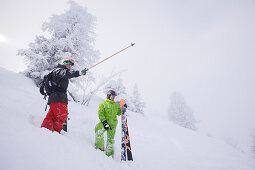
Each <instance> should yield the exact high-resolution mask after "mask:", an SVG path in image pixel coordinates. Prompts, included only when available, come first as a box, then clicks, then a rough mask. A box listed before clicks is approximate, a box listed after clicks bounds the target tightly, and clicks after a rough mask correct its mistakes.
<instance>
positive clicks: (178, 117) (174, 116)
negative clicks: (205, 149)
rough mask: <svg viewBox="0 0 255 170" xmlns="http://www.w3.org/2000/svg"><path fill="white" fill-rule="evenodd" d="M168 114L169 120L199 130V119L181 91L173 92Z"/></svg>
mask: <svg viewBox="0 0 255 170" xmlns="http://www.w3.org/2000/svg"><path fill="white" fill-rule="evenodd" d="M168 114H169V120H170V121H172V122H173V123H175V124H178V125H180V126H182V127H185V128H188V129H191V130H197V126H196V122H197V121H196V120H195V118H194V115H193V112H192V110H191V109H190V107H189V106H188V105H187V103H186V101H185V99H184V97H183V95H182V94H181V93H179V92H174V93H173V94H172V96H171V104H170V106H169V109H168Z"/></svg>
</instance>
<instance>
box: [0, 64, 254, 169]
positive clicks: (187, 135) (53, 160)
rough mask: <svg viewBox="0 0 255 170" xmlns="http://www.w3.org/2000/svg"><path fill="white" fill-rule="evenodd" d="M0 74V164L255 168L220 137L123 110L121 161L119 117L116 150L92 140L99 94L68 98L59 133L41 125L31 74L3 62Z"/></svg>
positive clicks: (41, 107)
mask: <svg viewBox="0 0 255 170" xmlns="http://www.w3.org/2000/svg"><path fill="white" fill-rule="evenodd" d="M0 77H1V83H0V89H1V96H0V101H1V102H0V108H1V109H0V115H1V119H0V150H1V153H0V169H3V170H34V169H36V170H53V169H61V170H70V169H74V170H80V169H81V170H84V169H91V170H92V169H98V170H101V169H104V170H119V169H123V170H124V169H146V170H148V169H152V170H154V169H174V170H199V169H201V170H254V169H255V163H254V162H255V161H254V159H252V158H250V157H249V156H248V155H246V154H244V153H242V152H240V151H239V150H236V149H235V148H233V147H231V146H230V145H228V144H226V143H224V142H222V141H220V140H217V139H215V138H210V137H207V136H205V135H202V134H199V133H198V132H194V131H190V130H187V129H185V128H181V127H178V126H176V125H173V124H171V123H170V122H169V121H167V120H164V119H162V118H160V117H157V116H149V117H143V116H141V115H139V114H135V113H133V112H128V123H129V131H130V136H131V147H132V151H133V157H134V161H133V162H121V161H120V141H121V137H120V120H119V124H118V128H117V131H116V136H115V156H114V159H112V158H108V157H107V156H105V154H104V153H103V152H101V151H99V150H95V149H94V146H93V144H94V127H95V125H96V123H98V121H99V119H98V117H97V109H98V105H99V103H100V102H101V101H103V100H104V99H101V98H99V97H95V98H94V99H93V100H92V102H91V104H90V106H89V107H85V106H82V105H79V104H76V103H73V102H70V103H69V105H68V107H69V117H70V120H69V122H68V132H67V133H63V135H60V134H58V133H52V132H50V131H48V130H47V129H42V128H40V125H41V123H42V121H43V118H44V117H45V115H46V112H45V111H44V108H45V104H46V101H45V100H43V97H42V96H41V95H40V93H39V91H38V88H37V87H35V85H34V84H33V82H32V81H31V80H30V79H28V78H26V77H25V76H23V75H21V74H17V73H13V72H10V71H7V70H5V69H3V68H0ZM145 115H156V114H155V113H154V114H150V113H146V114H145Z"/></svg>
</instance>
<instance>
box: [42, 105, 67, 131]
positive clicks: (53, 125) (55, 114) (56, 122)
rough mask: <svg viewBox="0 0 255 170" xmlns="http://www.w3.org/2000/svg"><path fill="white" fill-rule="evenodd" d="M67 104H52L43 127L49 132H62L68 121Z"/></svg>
mask: <svg viewBox="0 0 255 170" xmlns="http://www.w3.org/2000/svg"><path fill="white" fill-rule="evenodd" d="M67 115H68V110H67V104H66V103H64V102H56V103H51V104H50V110H49V112H48V114H47V115H46V117H45V119H44V120H43V122H42V125H41V127H44V128H47V129H49V130H51V131H52V132H53V131H57V132H60V131H61V130H62V129H63V124H64V122H65V121H66V119H67Z"/></svg>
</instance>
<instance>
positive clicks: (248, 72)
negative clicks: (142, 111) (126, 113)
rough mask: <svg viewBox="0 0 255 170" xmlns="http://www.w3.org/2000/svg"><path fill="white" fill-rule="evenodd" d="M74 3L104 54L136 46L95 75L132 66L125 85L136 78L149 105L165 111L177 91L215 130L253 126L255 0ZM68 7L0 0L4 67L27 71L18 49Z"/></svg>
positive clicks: (59, 2) (47, 1)
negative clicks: (86, 15)
mask: <svg viewBox="0 0 255 170" xmlns="http://www.w3.org/2000/svg"><path fill="white" fill-rule="evenodd" d="M76 2H78V3H79V4H81V5H83V6H86V7H87V9H88V11H89V12H90V13H91V14H93V15H94V16H96V18H97V25H96V30H95V32H96V34H97V38H96V44H95V48H97V49H98V50H99V51H100V53H101V59H102V58H105V57H108V56H110V55H111V54H113V53H115V52H116V51H118V50H120V49H122V48H124V47H126V46H128V45H130V43H132V42H135V43H136V45H135V46H134V47H133V48H130V49H128V50H127V51H125V52H123V53H122V54H120V55H118V56H115V57H114V58H112V59H111V60H109V61H107V62H106V63H104V64H102V65H100V66H97V67H96V68H95V69H94V71H95V72H97V73H100V72H101V73H105V74H109V73H110V72H111V71H112V70H115V71H118V70H122V69H128V71H127V72H125V73H124V74H123V75H122V78H123V79H124V81H125V83H126V84H127V86H128V88H129V89H130V90H132V87H133V85H134V83H137V84H138V87H139V89H140V91H141V93H142V95H143V96H142V97H143V98H144V99H145V100H146V102H147V106H148V108H149V109H152V108H153V111H154V112H155V114H159V115H160V116H166V112H167V107H168V106H169V103H170V100H169V97H170V95H171V93H172V92H173V91H179V92H181V93H182V94H183V95H184V96H185V98H186V100H187V103H188V105H189V106H190V107H191V109H192V110H193V111H194V114H195V116H196V117H197V119H199V120H201V122H200V124H201V125H202V124H207V125H208V127H211V130H212V131H217V130H218V131H219V132H218V133H220V130H221V129H220V128H219V127H222V129H224V130H223V131H224V133H230V134H235V133H237V132H238V133H237V134H243V131H244V130H247V129H249V130H250V129H252V128H253V129H255V127H254V118H255V114H254V113H255V108H254V107H255V105H254V101H255V90H254V87H255V76H254V73H255V67H254V66H255V55H254V54H255V52H254V49H255V48H254V47H255V33H254V30H255V22H254V21H255V1H253V0H208V1H207V0H173V1H171V0H154V1H152V0H151V1H148V0H139V1H135V0H129V1H118V0H108V1H99V0H78V1H76ZM67 9H68V4H67V1H66V0H54V1H51V0H22V1H18V0H0V21H1V22H0V52H1V62H0V66H1V67H5V68H8V69H10V70H13V71H16V72H18V71H22V70H23V69H24V68H25V65H24V64H23V60H22V57H20V56H16V53H17V49H20V48H27V47H28V44H29V43H30V42H33V40H34V38H35V36H36V35H40V34H42V31H41V25H42V23H43V22H44V21H46V20H47V19H48V18H49V17H50V16H51V15H52V14H60V13H63V12H64V11H65V10H67ZM91 71H93V70H91ZM216 126H217V128H214V127H216ZM233 127H235V128H233Z"/></svg>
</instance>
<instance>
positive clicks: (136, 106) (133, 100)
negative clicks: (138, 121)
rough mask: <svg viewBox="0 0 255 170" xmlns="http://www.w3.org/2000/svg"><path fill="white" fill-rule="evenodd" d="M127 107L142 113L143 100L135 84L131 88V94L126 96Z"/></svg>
mask: <svg viewBox="0 0 255 170" xmlns="http://www.w3.org/2000/svg"><path fill="white" fill-rule="evenodd" d="M127 104H128V109H129V110H131V111H133V112H137V113H141V114H144V108H145V102H144V101H143V100H142V99H141V97H140V93H139V90H138V86H137V84H135V86H134V88H133V94H132V96H130V97H128V98H127Z"/></svg>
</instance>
